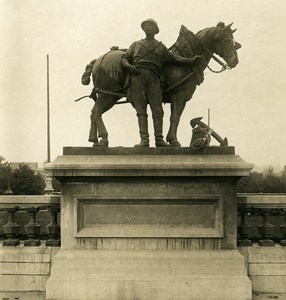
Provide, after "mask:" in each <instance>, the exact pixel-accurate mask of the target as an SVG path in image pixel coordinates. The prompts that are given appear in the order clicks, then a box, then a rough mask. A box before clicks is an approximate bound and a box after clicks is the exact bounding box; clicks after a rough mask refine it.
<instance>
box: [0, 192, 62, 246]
mask: <svg viewBox="0 0 286 300" xmlns="http://www.w3.org/2000/svg"><path fill="white" fill-rule="evenodd" d="M0 235H1V237H2V239H4V241H3V246H18V245H20V241H21V240H23V241H24V246H30V247H36V246H40V245H41V243H42V242H43V241H45V243H46V246H51V247H57V246H60V196H58V195H57V196H53V195H43V196H41V195H40V196H24V195H23V196H11V195H9V196H1V197H0Z"/></svg>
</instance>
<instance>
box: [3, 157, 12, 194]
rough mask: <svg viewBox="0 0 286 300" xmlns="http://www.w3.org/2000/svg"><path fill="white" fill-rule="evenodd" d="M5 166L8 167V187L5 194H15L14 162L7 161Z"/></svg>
mask: <svg viewBox="0 0 286 300" xmlns="http://www.w3.org/2000/svg"><path fill="white" fill-rule="evenodd" d="M4 165H5V167H6V168H7V175H8V176H7V189H6V191H5V192H4V194H5V195H13V191H12V189H11V175H12V163H11V162H8V161H6V162H5V163H4Z"/></svg>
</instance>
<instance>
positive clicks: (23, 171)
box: [11, 165, 45, 195]
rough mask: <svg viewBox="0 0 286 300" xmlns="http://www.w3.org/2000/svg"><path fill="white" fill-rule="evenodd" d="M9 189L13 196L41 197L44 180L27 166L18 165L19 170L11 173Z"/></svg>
mask: <svg viewBox="0 0 286 300" xmlns="http://www.w3.org/2000/svg"><path fill="white" fill-rule="evenodd" d="M11 188H12V190H13V192H14V195H42V194H43V193H44V188H45V180H44V179H43V177H42V176H41V175H40V174H35V173H34V171H33V170H32V169H31V168H29V167H28V166H27V165H20V168H19V169H16V170H14V171H13V177H12V182H11Z"/></svg>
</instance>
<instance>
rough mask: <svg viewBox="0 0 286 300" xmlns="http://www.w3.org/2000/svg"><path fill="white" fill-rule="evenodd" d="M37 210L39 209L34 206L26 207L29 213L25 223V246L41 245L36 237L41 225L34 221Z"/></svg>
mask: <svg viewBox="0 0 286 300" xmlns="http://www.w3.org/2000/svg"><path fill="white" fill-rule="evenodd" d="M38 210H39V209H38V208H35V207H30V208H27V209H26V211H27V212H28V213H29V223H28V224H27V225H25V230H26V233H27V235H28V238H29V239H28V240H26V241H25V243H24V245H25V246H32V247H35V246H39V245H41V241H40V240H39V239H36V237H37V236H38V234H39V233H40V229H41V226H40V225H39V224H37V223H36V213H37V212H38Z"/></svg>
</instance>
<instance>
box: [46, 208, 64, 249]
mask: <svg viewBox="0 0 286 300" xmlns="http://www.w3.org/2000/svg"><path fill="white" fill-rule="evenodd" d="M50 212H51V222H50V224H48V225H47V227H48V232H49V239H48V240H47V243H46V245H47V246H48V247H49V246H50V247H59V246H60V245H61V240H60V239H59V235H60V231H61V227H60V225H59V224H58V213H59V212H60V206H59V205H57V204H55V205H51V207H50Z"/></svg>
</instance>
